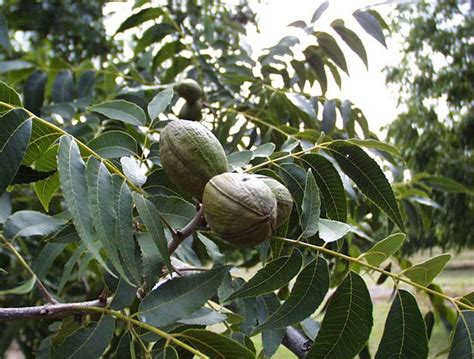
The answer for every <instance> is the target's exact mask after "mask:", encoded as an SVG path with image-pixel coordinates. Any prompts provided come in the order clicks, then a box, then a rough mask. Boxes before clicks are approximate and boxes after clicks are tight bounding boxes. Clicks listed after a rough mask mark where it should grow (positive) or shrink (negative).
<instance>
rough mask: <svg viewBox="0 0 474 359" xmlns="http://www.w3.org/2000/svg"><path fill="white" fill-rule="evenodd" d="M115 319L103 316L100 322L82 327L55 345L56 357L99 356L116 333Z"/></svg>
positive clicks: (80, 358) (78, 358) (80, 357)
mask: <svg viewBox="0 0 474 359" xmlns="http://www.w3.org/2000/svg"><path fill="white" fill-rule="evenodd" d="M114 327H115V319H114V318H112V317H109V316H103V317H102V318H101V319H100V321H99V322H93V323H92V324H90V325H89V326H87V327H85V328H80V329H78V330H77V331H75V332H74V333H73V334H71V335H70V336H68V337H66V339H65V340H64V342H63V343H62V344H61V345H59V346H57V347H55V348H54V349H53V350H54V357H56V358H70V359H76V358H77V359H82V358H99V357H100V356H101V354H102V353H103V352H104V351H105V349H107V347H108V345H109V343H110V340H111V339H112V336H113V334H114Z"/></svg>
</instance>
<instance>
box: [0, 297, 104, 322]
mask: <svg viewBox="0 0 474 359" xmlns="http://www.w3.org/2000/svg"><path fill="white" fill-rule="evenodd" d="M111 301H112V298H108V299H107V300H106V301H104V300H101V299H96V300H90V301H87V302H76V303H58V304H46V305H40V306H36V307H20V308H0V321H8V320H15V319H40V318H42V319H48V318H57V317H63V316H67V315H72V314H78V313H84V312H87V311H88V308H90V307H105V306H106V305H107V304H108V303H110V302H111Z"/></svg>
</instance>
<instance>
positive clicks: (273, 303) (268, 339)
mask: <svg viewBox="0 0 474 359" xmlns="http://www.w3.org/2000/svg"><path fill="white" fill-rule="evenodd" d="M278 308H280V301H279V299H278V297H277V296H276V294H275V293H270V294H266V295H263V296H260V297H257V314H258V322H259V323H264V322H265V321H266V320H267V318H268V317H269V316H270V315H272V314H273V313H275V312H276V311H277V310H278ZM284 334H285V328H277V329H267V330H264V331H263V332H262V343H263V353H264V354H265V357H266V358H271V357H272V356H273V354H275V352H276V351H277V350H278V347H279V346H280V344H281V341H282V339H283V335H284Z"/></svg>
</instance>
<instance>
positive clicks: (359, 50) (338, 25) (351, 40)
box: [331, 19, 369, 69]
mask: <svg viewBox="0 0 474 359" xmlns="http://www.w3.org/2000/svg"><path fill="white" fill-rule="evenodd" d="M331 27H332V28H333V29H334V30H335V31H336V32H337V33H338V34H339V36H340V37H341V38H342V39H343V40H344V42H345V43H346V44H347V45H348V46H349V47H350V48H351V49H352V51H354V52H355V53H356V54H357V56H359V57H360V59H361V60H362V62H363V63H364V64H365V66H366V67H367V69H368V68H369V62H368V60H367V51H365V47H364V44H363V43H362V41H361V40H360V38H359V36H358V35H357V34H356V33H355V32H354V31H352V30H350V29H348V28H347V27H345V26H344V21H342V20H341V19H339V20H336V21H333V22H332V23H331Z"/></svg>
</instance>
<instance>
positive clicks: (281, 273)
mask: <svg viewBox="0 0 474 359" xmlns="http://www.w3.org/2000/svg"><path fill="white" fill-rule="evenodd" d="M302 262H303V258H302V256H301V252H300V251H299V250H298V249H294V250H293V253H292V254H291V255H290V256H284V257H280V258H277V259H275V260H273V261H271V262H269V263H267V265H266V266H265V267H263V268H262V269H260V270H259V271H258V272H257V273H256V274H255V275H254V276H253V277H252V278H251V279H250V280H249V281H248V282H247V283H245V284H244V285H243V286H241V287H240V288H239V289H238V290H237V291H236V292H234V293H232V295H231V296H230V297H229V298H228V299H226V301H230V300H234V299H236V298H249V297H257V296H259V295H262V294H266V293H270V292H272V291H274V290H276V289H280V288H281V287H283V286H284V285H286V284H288V283H289V282H290V280H291V279H293V277H294V276H295V275H297V274H298V272H299V271H300V268H301V264H302Z"/></svg>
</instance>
